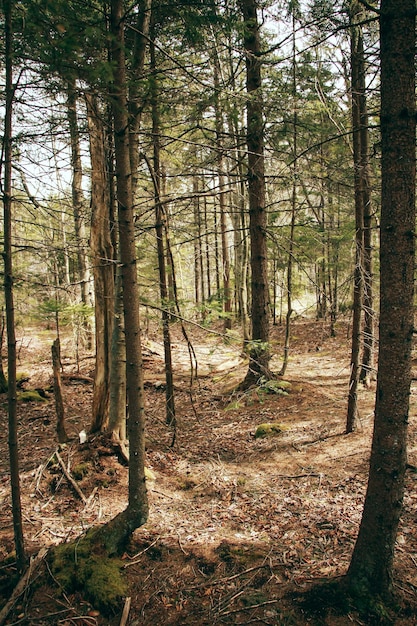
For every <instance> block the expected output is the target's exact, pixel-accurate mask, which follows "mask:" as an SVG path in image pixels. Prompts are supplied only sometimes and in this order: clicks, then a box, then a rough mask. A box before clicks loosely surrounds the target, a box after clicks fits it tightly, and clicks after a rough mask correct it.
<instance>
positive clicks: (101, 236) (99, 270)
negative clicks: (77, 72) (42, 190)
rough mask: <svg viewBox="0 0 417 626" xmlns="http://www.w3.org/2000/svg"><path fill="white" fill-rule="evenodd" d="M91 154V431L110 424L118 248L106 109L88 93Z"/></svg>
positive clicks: (103, 428) (99, 429) (100, 429)
mask: <svg viewBox="0 0 417 626" xmlns="http://www.w3.org/2000/svg"><path fill="white" fill-rule="evenodd" d="M86 103H87V116H88V127H89V131H90V157H91V233H90V246H91V253H92V259H93V261H92V262H93V275H94V296H95V298H94V299H95V309H94V310H95V326H96V369H95V375H94V394H93V410H92V423H91V431H92V432H95V431H102V430H105V429H106V427H107V424H108V418H109V415H108V412H109V389H110V360H111V337H112V331H113V314H114V250H113V244H112V241H111V234H110V233H111V223H110V222H111V220H110V215H111V201H110V193H109V180H108V176H107V173H106V172H107V168H106V154H105V133H104V123H103V117H102V111H100V109H99V106H98V103H97V100H96V98H95V97H94V96H92V95H90V94H87V95H86Z"/></svg>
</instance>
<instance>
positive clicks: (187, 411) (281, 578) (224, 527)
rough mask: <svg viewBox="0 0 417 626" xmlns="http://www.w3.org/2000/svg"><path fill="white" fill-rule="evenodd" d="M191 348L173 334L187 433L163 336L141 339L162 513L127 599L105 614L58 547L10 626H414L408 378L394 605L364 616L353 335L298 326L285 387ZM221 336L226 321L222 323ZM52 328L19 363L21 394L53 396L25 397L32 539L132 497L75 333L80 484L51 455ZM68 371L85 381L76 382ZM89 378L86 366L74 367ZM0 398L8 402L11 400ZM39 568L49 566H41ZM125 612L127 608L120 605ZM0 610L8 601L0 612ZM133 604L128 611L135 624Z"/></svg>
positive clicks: (362, 473)
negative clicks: (358, 576)
mask: <svg viewBox="0 0 417 626" xmlns="http://www.w3.org/2000/svg"><path fill="white" fill-rule="evenodd" d="M187 330H188V332H189V335H190V338H191V340H192V344H193V347H194V350H195V354H196V355H197V361H198V368H197V374H198V375H197V377H196V376H195V375H194V376H191V375H190V364H189V354H188V350H187V347H186V345H185V343H184V340H183V339H182V337H181V333H180V330H179V328H177V327H176V326H175V325H174V326H173V328H172V332H173V335H174V337H175V342H174V346H173V355H174V363H175V384H176V398H175V401H176V412H177V422H178V423H177V429H176V433H175V441H174V443H173V439H174V433H173V431H172V429H170V428H169V427H167V426H166V424H165V408H164V402H165V388H164V366H163V348H162V345H161V343H160V337H159V336H158V334H157V333H156V332H155V333H153V334H150V333H148V335H147V336H146V337H144V364H145V387H146V414H147V465H148V468H149V469H150V470H151V472H152V473H153V475H154V476H153V478H154V479H149V480H148V490H149V501H150V514H149V520H148V522H147V523H146V525H145V526H143V527H142V528H140V529H138V530H137V531H136V532H135V533H134V535H133V537H132V540H131V542H130V545H129V548H128V550H127V551H126V554H125V555H124V556H123V560H124V569H123V572H124V576H125V577H126V579H127V581H128V586H129V595H128V598H130V607H129V604H128V603H129V601H127V602H126V601H125V600H124V599H121V602H120V606H119V607H117V609H114V610H113V611H112V612H111V614H110V615H109V614H104V613H103V612H100V610H99V609H98V608H97V607H95V606H92V605H91V604H90V603H89V598H88V597H85V596H84V595H83V590H82V589H81V590H78V591H77V592H75V593H72V594H67V593H65V592H64V591H63V590H62V589H61V588H60V587H59V585H58V583H57V581H56V580H55V579H54V577H53V575H52V572H51V570H50V568H49V566H48V561H47V559H46V558H43V559H40V560H39V561H36V560H35V559H34V560H33V563H34V567H33V572H32V573H31V576H30V577H29V578H28V580H27V581H26V582H25V584H24V585H23V589H22V593H21V594H20V595H19V596H18V597H17V598H16V600H15V603H14V605H13V607H12V608H11V610H10V612H9V613H8V616H7V618H6V620H5V621H4V623H5V624H9V625H12V624H23V625H26V624H27V625H29V624H30V625H39V626H40V625H46V624H60V625H62V626H67V625H71V624H74V625H75V624H77V625H79V624H89V625H97V626H100V625H116V624H117V625H119V624H124V623H126V624H130V625H132V626H133V625H136V626H139V625H141V626H151V625H152V626H160V625H161V626H162V625H163V626H165V625H174V624H175V625H182V624H184V625H187V624H189V625H191V624H193V625H196V626H204V625H214V624H267V625H284V624H285V625H286V624H288V625H295V626H304V625H307V624H316V625H326V624H328V625H331V626H332V625H335V626H338V625H347V624H352V623H353V624H368V623H369V624H371V623H389V624H397V625H402V626H411V625H414V626H415V625H416V624H417V600H416V590H417V534H416V524H415V522H416V515H417V514H416V510H417V507H416V505H417V492H416V488H415V487H416V480H417V473H416V471H415V469H414V470H413V468H415V466H416V465H417V424H416V404H417V403H416V395H417V388H416V387H415V384H414V383H413V388H412V395H411V412H410V435H409V467H410V469H409V471H408V472H407V485H406V495H405V501H404V511H403V515H402V521H401V526H400V530H399V534H398V538H397V545H396V553H395V589H396V593H397V604H396V606H395V608H390V609H387V611H386V612H385V613H384V614H382V613H380V614H379V615H373V616H369V614H368V615H363V614H360V613H358V611H357V610H354V609H353V608H351V607H349V606H346V604H344V603H343V602H342V601H341V596H340V594H338V592H337V587H332V586H328V585H326V584H325V583H327V582H328V581H338V580H341V577H343V575H344V574H345V573H346V569H347V567H348V565H349V560H350V556H351V553H352V549H353V546H354V542H355V538H356V535H357V532H358V527H359V523H360V519H361V513H362V506H363V500H364V495H365V489H366V481H367V471H368V460H369V452H370V444H371V437H372V422H373V404H374V394H375V389H374V388H373V389H372V388H371V389H366V388H361V389H360V392H359V416H358V425H357V429H356V430H355V432H354V433H352V434H350V435H346V434H345V432H344V429H345V420H346V405H347V386H348V377H349V339H348V337H349V329H348V326H347V324H345V323H339V324H338V326H337V333H336V337H330V335H329V329H328V326H327V325H326V324H324V323H321V322H315V321H311V320H303V319H300V320H298V321H297V322H295V323H294V325H293V327H292V337H291V356H290V361H289V365H288V369H287V372H286V376H285V380H287V381H289V382H290V383H291V389H290V391H289V393H288V395H284V394H281V393H275V392H274V389H268V388H267V387H266V386H264V387H258V388H257V389H255V390H252V391H250V392H246V393H236V392H235V391H234V389H235V388H236V386H237V383H238V382H239V381H241V380H242V379H243V377H244V375H245V373H246V368H247V361H246V360H245V358H243V357H242V356H241V354H240V346H239V345H238V343H236V342H235V341H233V336H232V335H231V339H230V341H229V342H228V343H225V341H224V338H223V337H222V336H221V332H219V334H216V333H213V332H210V333H209V332H206V331H205V330H204V329H202V328H199V327H190V329H187ZM219 330H221V329H220V327H219ZM282 336H283V329H282V327H279V326H277V327H275V328H274V329H273V331H272V340H273V345H274V351H275V354H276V355H277V356H275V357H274V360H273V361H272V364H271V365H272V369H273V370H275V371H278V370H279V369H280V367H281V363H280V356H281V354H282ZM52 340H53V337H52V335H51V334H50V333H47V332H46V331H44V332H42V333H41V332H40V331H39V330H38V329H32V330H27V329H26V330H24V331H23V330H22V331H21V337H20V339H19V359H20V361H19V368H18V369H19V371H20V372H22V373H24V376H23V378H27V379H28V380H26V381H25V382H24V388H26V389H34V388H40V389H42V390H43V391H44V392H45V395H46V396H47V397H46V398H45V401H44V402H28V403H26V402H23V401H22V400H20V401H19V402H18V418H19V445H20V469H21V488H22V509H23V523H24V535H25V541H26V547H27V550H28V552H29V553H30V554H31V555H33V557H35V555H36V554H38V553H39V551H40V550H41V549H42V548H45V549H46V551H47V550H51V549H52V548H53V546H55V545H57V544H59V543H61V542H68V541H71V540H74V539H76V538H77V537H79V536H80V535H82V533H84V532H85V531H86V530H87V529H88V528H90V527H91V526H96V525H99V524H104V523H106V522H107V521H108V520H110V519H111V518H112V517H114V516H115V515H116V514H117V513H118V512H119V511H121V510H123V509H124V508H125V507H126V501H127V468H126V466H125V464H124V463H123V460H122V459H121V458H119V456H118V454H117V451H115V450H114V448H112V446H111V445H110V444H109V442H108V441H107V440H106V439H105V438H103V437H102V436H99V435H93V436H89V437H88V439H87V441H86V442H85V443H80V438H79V433H80V432H81V431H82V430H85V431H87V432H88V429H89V424H90V414H91V397H92V385H91V382H89V379H90V377H91V376H92V368H93V364H94V360H93V358H92V356H93V355H92V354H91V353H88V352H85V351H84V353H83V355H82V358H81V360H79V362H78V364H77V363H76V362H75V358H74V354H75V353H76V348H75V347H74V342H73V339H72V338H71V337H66V338H64V340H63V341H62V357H63V367H64V372H65V374H66V376H65V378H64V382H65V386H64V401H65V412H66V425H67V432H68V434H69V436H70V438H71V439H70V441H69V443H68V444H67V445H65V446H62V447H61V448H60V451H59V455H60V457H61V459H62V460H63V462H64V464H65V467H66V469H67V470H68V471H69V472H70V474H71V476H72V478H73V479H74V480H76V481H77V484H78V487H79V489H80V490H81V492H82V495H83V496H84V499H83V500H82V499H81V497H80V495H79V494H77V493H76V492H75V491H74V489H73V487H72V486H71V485H70V483H69V482H68V480H67V479H66V478H65V476H64V473H63V470H62V467H61V466H60V465H59V463H58V462H57V457H56V455H55V451H56V450H57V441H56V423H55V422H56V417H55V403H54V398H53V393H52V392H51V391H50V389H51V387H50V385H51V382H52V381H51V374H52V367H51V357H50V346H51V343H52ZM69 374H73V376H69ZM79 374H82V376H79ZM1 398H2V400H1ZM0 402H1V405H0V423H1V424H2V428H1V430H0V607H1V606H3V605H4V604H5V603H6V601H7V600H8V599H9V598H10V596H11V594H12V592H13V589H14V586H15V585H16V582H17V580H18V576H17V574H16V569H15V565H14V563H13V549H14V546H13V527H12V518H11V505H10V479H9V474H8V442H7V398H6V396H1V397H0ZM270 422H274V423H279V424H280V427H279V428H278V430H277V432H275V434H274V436H273V437H265V438H256V437H255V431H256V429H257V427H258V426H259V425H260V424H263V423H270ZM36 565H37V566H36ZM123 608H125V614H124V616H122V611H123ZM0 616H1V613H0ZM126 616H127V619H125V618H126Z"/></svg>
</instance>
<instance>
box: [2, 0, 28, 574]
mask: <svg viewBox="0 0 417 626" xmlns="http://www.w3.org/2000/svg"><path fill="white" fill-rule="evenodd" d="M3 9H4V29H5V71H6V85H5V94H6V106H5V115H4V139H3V151H4V152H3V168H4V169H3V171H4V181H3V219H4V251H3V258H4V297H5V303H6V327H7V364H8V396H7V399H8V416H9V420H8V424H9V437H8V444H9V458H10V483H11V492H12V515H13V530H14V542H15V548H16V561H17V567H18V570H19V571H20V572H22V571H23V570H24V568H25V565H26V554H25V544H24V538H23V522H22V506H21V494H20V477H19V448H18V441H17V397H16V333H15V314H14V296H13V260H12V138H13V123H12V119H13V101H14V86H13V27H12V14H13V2H12V0H5V1H4V3H3Z"/></svg>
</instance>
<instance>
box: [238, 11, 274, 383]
mask: <svg viewBox="0 0 417 626" xmlns="http://www.w3.org/2000/svg"><path fill="white" fill-rule="evenodd" d="M239 7H240V10H241V12H242V15H243V20H244V47H245V54H246V90H247V94H248V99H247V104H246V112H247V134H246V141H247V150H248V189H249V231H250V244H251V257H250V266H251V290H252V293H251V298H252V306H251V312H252V340H251V342H250V344H249V345H250V353H249V369H248V372H247V374H246V377H245V379H244V381H242V383H241V387H242V388H245V387H248V386H250V385H252V384H256V383H257V382H258V380H259V379H260V378H261V377H262V376H266V377H267V378H270V377H271V372H270V370H269V361H270V358H271V357H270V350H269V348H270V346H269V317H270V311H269V292H268V260H267V245H266V243H267V235H266V228H267V213H266V208H265V159H264V127H263V99H262V90H261V88H262V83H261V60H260V53H261V42H260V34H259V29H260V27H259V24H258V16H257V2H256V0H239Z"/></svg>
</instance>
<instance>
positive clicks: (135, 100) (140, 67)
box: [129, 0, 152, 199]
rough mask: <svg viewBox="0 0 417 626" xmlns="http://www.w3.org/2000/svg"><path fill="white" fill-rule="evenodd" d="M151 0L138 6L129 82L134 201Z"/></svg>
mask: <svg viewBox="0 0 417 626" xmlns="http://www.w3.org/2000/svg"><path fill="white" fill-rule="evenodd" d="M151 7H152V0H144V1H143V3H140V4H139V10H138V13H137V21H136V27H135V29H134V44H133V55H132V67H131V71H130V80H129V128H130V140H129V154H130V168H131V172H132V195H133V199H135V195H136V190H137V180H138V166H139V130H140V126H141V121H142V108H143V98H141V97H140V88H141V86H142V85H143V78H144V73H143V72H144V67H145V55H146V47H147V43H148V40H149V26H150V21H151Z"/></svg>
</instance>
